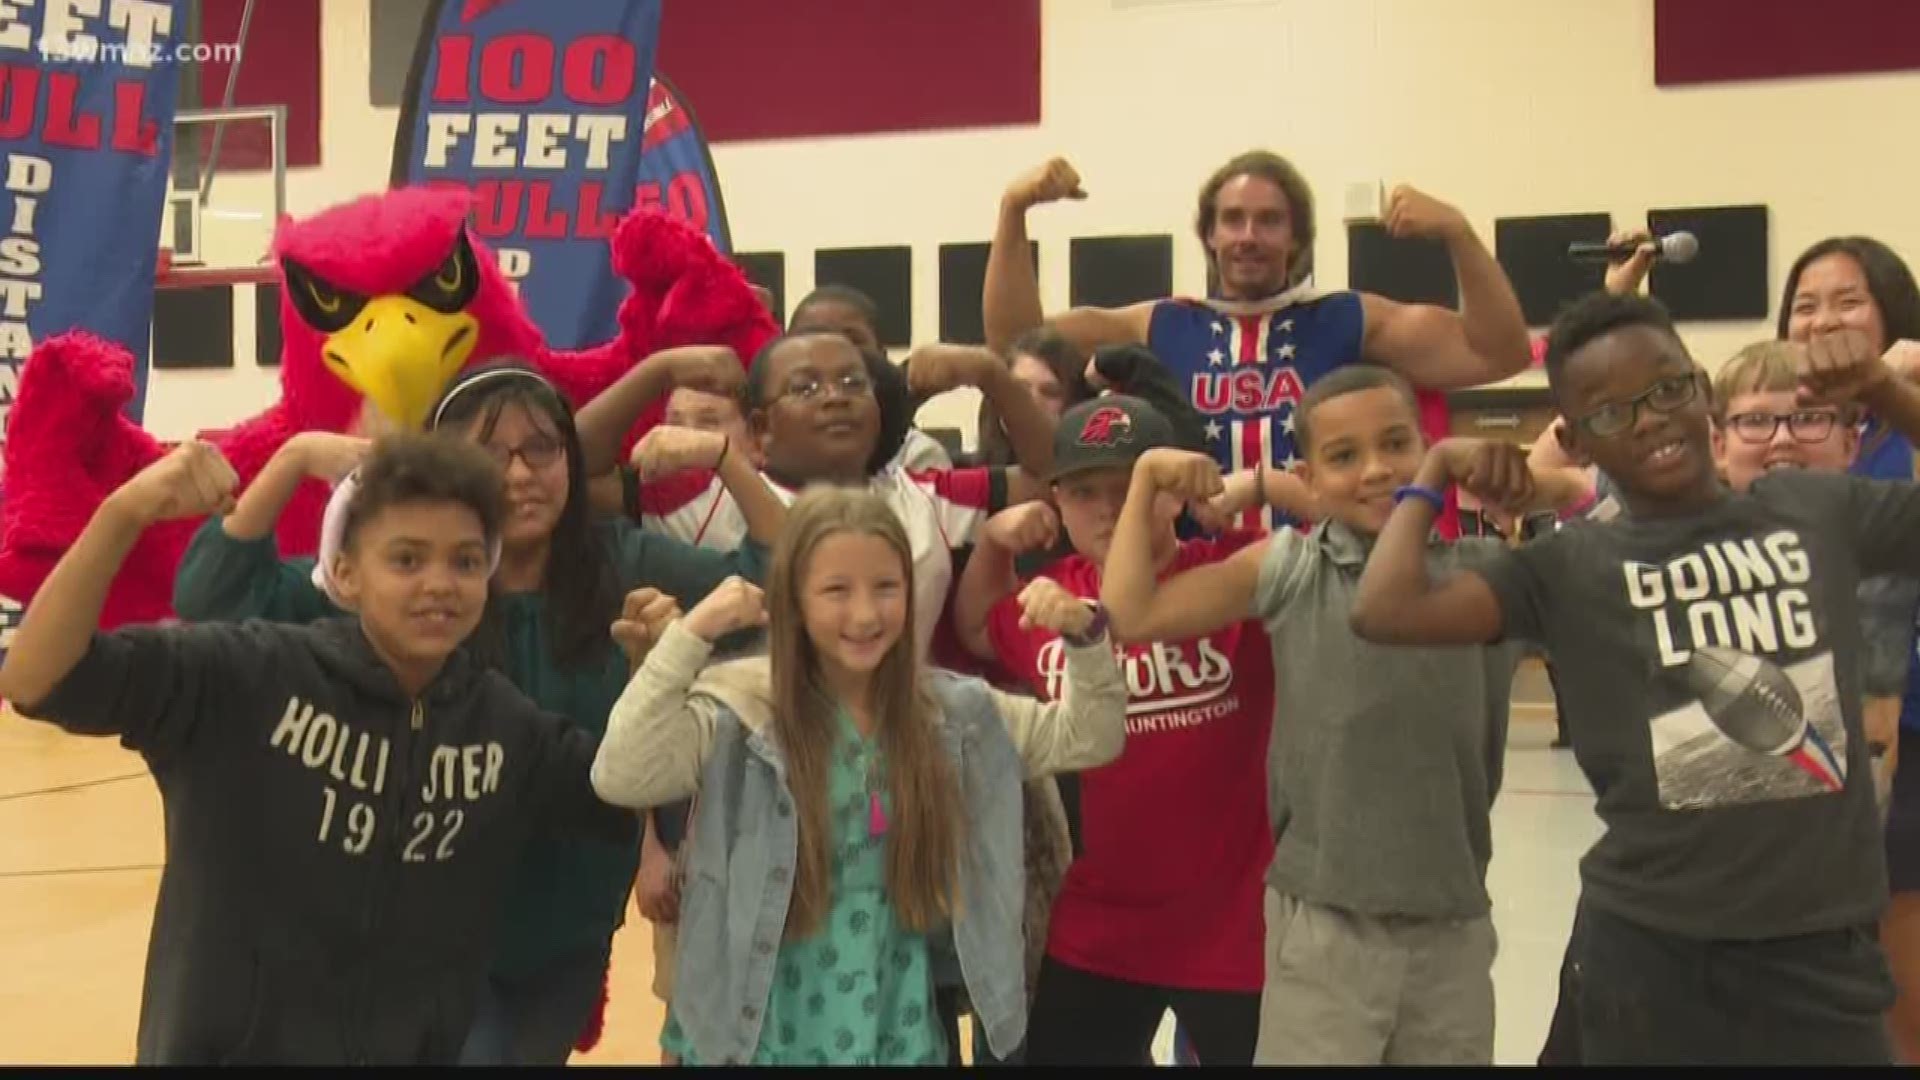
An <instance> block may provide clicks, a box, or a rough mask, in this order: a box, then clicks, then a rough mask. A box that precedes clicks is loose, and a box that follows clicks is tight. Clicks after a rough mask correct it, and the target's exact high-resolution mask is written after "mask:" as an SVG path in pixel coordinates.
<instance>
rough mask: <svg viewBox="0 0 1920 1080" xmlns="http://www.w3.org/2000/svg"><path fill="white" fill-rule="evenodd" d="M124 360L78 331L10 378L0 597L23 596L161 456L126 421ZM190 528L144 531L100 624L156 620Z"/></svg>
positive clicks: (43, 347)
mask: <svg viewBox="0 0 1920 1080" xmlns="http://www.w3.org/2000/svg"><path fill="white" fill-rule="evenodd" d="M132 399H133V356H132V354H131V353H129V352H128V351H127V350H126V349H124V348H122V347H120V346H119V345H116V344H114V343H113V342H111V341H108V340H106V339H104V338H101V337H97V336H95V335H93V334H90V333H87V332H86V331H83V330H75V331H71V332H68V333H64V334H59V335H56V336H53V337H49V338H47V339H46V340H45V341H43V342H41V343H40V344H39V345H38V346H36V347H35V348H34V350H33V353H32V354H31V355H29V356H28V357H27V362H26V364H25V365H24V366H23V367H22V368H21V371H20V386H19V393H18V396H17V397H16V398H15V400H14V403H13V409H12V412H11V413H10V415H9V416H8V418H7V441H6V450H5V456H4V461H5V474H4V492H0V594H4V595H6V596H7V597H9V598H11V599H13V600H16V601H18V602H20V603H22V604H25V603H27V602H28V601H30V600H32V599H33V596H34V594H35V593H36V592H38V591H39V589H40V584H41V582H43V581H45V580H46V579H47V575H48V574H50V573H52V572H53V567H54V564H55V563H57V562H59V561H60V556H61V554H62V553H63V552H65V551H66V549H67V548H68V547H69V546H70V545H72V543H73V542H74V540H75V539H76V538H77V537H78V536H79V535H80V531H81V530H82V529H84V528H85V527H86V524H87V521H88V519H89V518H91V517H92V516H93V512H94V511H95V510H97V509H98V508H99V506H100V504H101V502H103V501H104V500H105V499H106V497H107V496H108V495H109V494H111V493H112V492H113V490H114V489H115V488H117V487H119V486H120V484H121V483H123V482H124V481H126V480H127V479H129V478H130V477H132V476H133V475H134V474H135V473H137V472H139V471H140V470H141V469H143V468H145V467H146V466H147V465H149V464H151V463H153V462H154V461H157V460H159V459H160V458H161V457H162V456H164V455H165V454H166V452H167V447H166V445H165V444H163V443H162V442H160V440H158V439H155V438H154V437H153V436H152V435H151V434H149V433H147V432H146V431H144V430H142V429H141V428H140V426H139V425H138V424H135V423H134V422H133V421H131V420H129V419H127V416H126V413H125V409H126V406H127V402H129V401H131V400H132ZM193 527H194V526H193V523H190V522H178V523H169V524H167V525H163V526H160V527H158V528H154V529H151V530H149V531H148V532H147V534H146V535H145V536H143V537H142V538H141V540H140V543H139V544H138V545H137V546H136V547H135V548H134V549H133V552H132V553H131V554H130V555H129V556H128V558H127V561H126V563H125V564H124V566H123V567H122V569H121V572H120V576H119V577H118V578H117V579H116V580H115V582H114V587H113V591H112V593H110V594H109V596H108V598H107V604H106V607H105V609H104V610H103V612H102V625H103V626H108V627H111V626H117V625H120V624H122V623H128V622H148V621H153V620H158V619H162V618H165V617H166V615H167V614H168V612H169V611H170V610H171V597H172V595H173V575H172V572H171V567H172V564H173V563H174V562H177V561H178V556H179V552H180V551H181V550H182V549H183V548H184V547H185V546H186V542H187V540H188V539H189V538H190V537H191V536H192V532H193Z"/></svg>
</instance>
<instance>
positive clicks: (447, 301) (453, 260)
mask: <svg viewBox="0 0 1920 1080" xmlns="http://www.w3.org/2000/svg"><path fill="white" fill-rule="evenodd" d="M479 288H480V268H479V265H478V264H477V263H475V262H474V258H473V248H472V247H471V246H469V245H468V243H467V238H466V235H465V234H464V233H463V234H461V236H460V239H459V240H458V241H457V242H456V243H455V244H454V245H453V253H452V254H450V255H448V256H447V258H446V261H445V262H442V263H441V264H440V265H439V267H437V268H436V269H435V270H434V271H433V273H431V274H428V275H427V276H426V277H423V278H421V279H420V280H419V281H418V282H416V283H415V284H414V286H413V288H411V289H408V290H407V295H408V296H410V297H412V298H413V299H414V300H416V301H418V302H419V303H421V304H424V305H426V306H427V307H429V308H432V309H433V310H435V311H437V312H439V313H440V314H442V315H454V314H458V313H459V312H461V311H465V310H466V307H467V305H468V304H470V303H472V302H473V294H474V293H475V292H477V291H479Z"/></svg>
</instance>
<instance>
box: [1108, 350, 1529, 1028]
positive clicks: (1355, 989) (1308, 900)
mask: <svg viewBox="0 0 1920 1080" xmlns="http://www.w3.org/2000/svg"><path fill="white" fill-rule="evenodd" d="M1293 421H1294V423H1295V425H1296V429H1295V436H1296V438H1297V439H1298V440H1299V443H1300V445H1301V446H1302V447H1303V448H1304V451H1305V453H1306V466H1305V468H1304V470H1303V471H1304V475H1305V478H1306V481H1307V483H1308V485H1309V487H1310V489H1311V490H1312V492H1313V495H1314V499H1315V501H1316V503H1317V507H1316V509H1317V514H1316V517H1317V518H1318V519H1319V520H1320V522H1321V524H1319V525H1318V526H1317V527H1315V528H1314V529H1313V531H1312V532H1310V533H1301V532H1296V531H1293V530H1290V529H1288V530H1282V531H1280V532H1277V533H1275V534H1274V535H1273V536H1271V537H1269V538H1267V539H1265V540H1262V541H1261V542H1259V543H1258V544H1255V545H1253V546H1251V547H1248V548H1245V549H1243V550H1242V551H1241V552H1240V553H1239V554H1236V555H1234V556H1232V557H1230V558H1228V559H1227V560H1225V561H1223V562H1219V563H1215V564H1213V565H1210V566H1204V567H1196V568H1193V569H1191V570H1188V571H1185V572H1182V573H1179V574H1176V575H1173V576H1171V577H1169V578H1168V579H1167V580H1165V581H1159V582H1156V581H1155V580H1154V577H1155V574H1154V570H1153V568H1152V564H1151V562H1150V559H1149V554H1148V552H1149V549H1150V532H1149V520H1150V517H1149V511H1150V508H1151V506H1152V505H1153V502H1154V499H1155V497H1156V496H1157V495H1159V494H1160V493H1168V494H1173V495H1177V496H1179V497H1180V498H1183V499H1186V500H1189V501H1194V500H1202V499H1206V498H1208V497H1210V496H1211V495H1212V494H1213V493H1214V491H1215V490H1217V488H1218V487H1219V485H1220V477H1219V473H1218V471H1217V469H1216V468H1215V467H1214V465H1213V462H1212V460H1211V459H1210V458H1207V457H1205V456H1204V455H1198V454H1182V453H1179V452H1175V451H1165V450H1162V451H1152V452H1149V453H1148V454H1146V455H1144V456H1142V457H1141V459H1140V461H1139V464H1138V465H1137V466H1136V467H1135V469H1134V473H1133V482H1132V486H1131V489H1130V491H1129V493H1128V496H1127V503H1126V508H1125V509H1124V510H1123V511H1122V513H1121V517H1120V522H1119V524H1118V525H1117V527H1116V528H1115V531H1114V536H1113V541H1112V547H1111V548H1110V549H1109V552H1108V555H1107V564H1106V573H1105V578H1104V580H1103V584H1102V589H1101V600H1102V602H1103V603H1104V604H1106V606H1107V609H1108V612H1109V617H1110V619H1111V620H1112V626H1113V628H1114V631H1115V633H1116V635H1117V636H1118V637H1119V638H1120V639H1121V640H1123V641H1124V640H1173V639H1179V638H1183V637H1187V636H1193V635H1198V634H1203V633H1210V632H1213V631H1215V630H1217V629H1218V628H1219V627H1222V626H1225V625H1229V624H1232V623H1235V622H1239V621H1241V620H1243V619H1246V618H1248V617H1249V616H1252V617H1257V618H1259V619H1261V620H1262V621H1263V622H1264V623H1265V624H1266V627H1267V630H1268V636H1269V640H1270V641H1271V643H1272V649H1273V662H1274V673H1275V685H1276V702H1275V708H1274V727H1273V732H1272V736H1271V739H1270V741H1269V746H1268V753H1267V785H1268V812H1269V815H1270V817H1271V819H1272V822H1273V829H1274V835H1275V838H1276V841H1277V843H1276V846H1275V848H1274V854H1273V862H1272V864H1271V865H1270V867H1269V869H1268V872H1267V890H1266V921H1267V930H1266V937H1267V956H1266V984H1265V987H1264V989H1263V991H1262V995H1261V1018H1260V1019H1261V1022H1260V1039H1259V1046H1258V1048H1257V1049H1256V1051H1255V1061H1256V1063H1258V1064H1263V1065H1269V1064H1349V1065H1381V1064H1389V1065H1400V1064H1407V1065H1412V1064H1430V1065H1440V1064H1489V1063H1491V1060H1492V1056H1493V1027H1494V999H1493V977H1492V965H1493V959H1494V951H1495V937H1494V930H1493V923H1492V919H1491V917H1490V904H1489V901H1488V897H1487V890H1486V883H1485V882H1486V870H1487V863H1488V861H1489V859H1490V858H1491V857H1492V842H1491V830H1490V828H1489V822H1488V818H1489V812H1490V810H1491V808H1492V804H1493V799H1494V795H1495V793H1496V792H1497V790H1498V789H1499V785H1500V773H1501V764H1502V755H1503V753H1504V750H1505V744H1506V729H1507V704H1508V700H1507V699H1508V694H1509V691H1510V689H1511V687H1512V683H1513V671H1514V666H1515V664H1516V663H1517V661H1518V659H1519V654H1520V650H1519V648H1518V647H1517V646H1513V645H1495V646H1480V645H1471V646H1465V647H1449V648H1437V649H1425V650H1417V651H1410V650H1400V649H1390V648H1383V647H1381V646H1377V645H1373V644H1370V643H1368V642H1365V641H1362V640H1360V639H1359V638H1357V637H1355V636H1354V634H1353V632H1352V630H1351V629H1349V627H1348V618H1349V613H1350V608H1351V605H1352V602H1353V595H1354V590H1355V588H1356V587H1357V585H1358V582H1359V578H1360V570H1361V567H1362V566H1363V565H1364V564H1365V562H1366V559H1367V552H1368V550H1369V548H1370V547H1371V546H1372V543H1373V537H1374V535H1375V534H1377V532H1378V531H1379V529H1380V527H1381V526H1382V525H1384V524H1385V523H1386V520H1387V515H1388V512H1389V511H1390V510H1391V509H1392V506H1393V497H1394V493H1395V491H1396V490H1397V489H1399V488H1400V487H1402V486H1403V485H1404V484H1405V483H1406V482H1407V481H1408V480H1410V479H1412V477H1413V473H1414V470H1415V469H1416V468H1417V467H1418V465H1419V463H1420V460H1421V458H1422V455H1423V454H1424V452H1425V446H1424V445H1423V443H1422V440H1421V437H1420V433H1419V432H1420V422H1419V413H1418V409H1417V406H1416V405H1415V402H1414V398H1413V394H1412V391H1411V390H1410V389H1408V387H1407V385H1406V383H1405V382H1404V381H1402V380H1401V379H1400V378H1399V377H1398V376H1397V375H1395V374H1393V373H1392V372H1391V371H1388V370H1387V369H1385V368H1380V367H1374V366H1359V365H1356V366H1354V367H1349V368H1342V369H1340V370H1339V371H1336V372H1334V373H1333V374H1331V375H1328V376H1327V377H1325V378H1324V379H1321V380H1320V381H1318V382H1316V383H1315V384H1314V385H1313V386H1312V387H1311V388H1310V389H1309V390H1308V392H1307V394H1306V396H1305V397H1304V399H1303V400H1302V401H1301V402H1300V405H1299V407H1298V408H1297V409H1296V410H1295V411H1294V414H1293ZM1449 452H1450V453H1454V454H1458V455H1460V456H1463V457H1473V458H1476V459H1478V460H1483V461H1488V462H1493V461H1504V462H1505V464H1506V467H1507V472H1508V474H1509V475H1510V476H1511V477H1520V476H1524V474H1525V471H1526V467H1525V463H1524V460H1523V458H1522V457H1521V455H1520V452H1519V450H1518V449H1517V448H1515V447H1501V446H1499V445H1497V444H1492V443H1484V444H1483V443H1474V444H1468V443H1456V444H1454V445H1453V446H1452V448H1451V449H1450V451H1449ZM1500 547H1501V545H1500V544H1499V543H1498V542H1497V541H1492V540H1469V541H1463V542H1461V543H1460V544H1457V545H1448V544H1445V543H1442V542H1440V541H1438V540H1434V541H1432V542H1431V543H1429V544H1427V545H1426V547H1425V552H1426V557H1427V558H1428V559H1430V560H1431V561H1432V563H1433V565H1434V567H1435V568H1436V570H1441V571H1450V570H1452V569H1453V568H1455V567H1459V566H1463V565H1475V564H1476V563H1477V562H1481V561H1485V560H1486V559H1487V558H1488V557H1490V555H1491V554H1492V553H1494V552H1497V551H1498V550H1500ZM1250 764H1251V763H1250Z"/></svg>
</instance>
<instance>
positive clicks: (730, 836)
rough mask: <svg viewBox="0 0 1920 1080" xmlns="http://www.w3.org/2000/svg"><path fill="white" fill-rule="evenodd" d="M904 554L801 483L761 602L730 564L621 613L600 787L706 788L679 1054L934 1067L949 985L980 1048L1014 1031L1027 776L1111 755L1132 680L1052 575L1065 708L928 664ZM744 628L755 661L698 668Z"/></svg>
mask: <svg viewBox="0 0 1920 1080" xmlns="http://www.w3.org/2000/svg"><path fill="white" fill-rule="evenodd" d="M911 559H912V557H911V552H910V550H909V547H908V543H907V538H906V535H905V533H904V531H903V530H902V528H901V526H900V523H899V520H898V519H897V518H896V517H895V516H894V514H893V512H892V511H891V510H890V509H889V508H888V506H887V504H886V503H885V502H884V501H883V500H882V499H880V498H879V497H877V496H875V495H873V494H871V493H868V492H865V491H859V490H848V489H835V488H821V489H815V490H812V491H809V492H807V493H806V494H804V495H802V496H801V497H800V498H799V499H798V500H796V501H795V503H794V504H793V506H792V508H791V509H790V511H789V514H788V519H787V528H786V529H785V530H784V531H783V533H782V535H781V538H780V542H779V547H778V548H777V550H776V552H775V555H774V564H773V570H772V573H771V577H770V580H769V588H768V591H767V593H766V595H765V597H764V598H763V597H762V594H761V593H760V591H759V590H758V589H756V588H754V587H753V586H751V585H749V584H747V583H746V582H744V581H738V580H735V581H729V582H727V583H725V584H723V585H722V586H721V587H720V588H718V589H716V590H715V591H714V592H713V593H712V594H711V595H709V596H708V597H707V598H706V599H705V600H703V601H701V602H700V603H699V604H698V605H697V606H695V607H694V608H693V610H692V611H691V612H689V613H688V614H687V615H686V616H685V617H684V618H674V617H673V616H672V614H671V605H657V606H656V607H654V608H650V609H646V610H650V611H658V612H660V615H659V618H660V619H661V620H662V621H663V622H664V623H665V625H662V626H646V627H634V626H621V625H616V627H615V633H616V636H628V635H638V636H642V637H645V638H648V639H651V640H652V641H653V642H654V645H653V647H652V649H651V651H650V652H649V653H648V655H647V657H646V660H645V662H644V663H643V664H642V665H641V667H640V670H639V671H638V672H637V673H636V674H635V676H634V679H633V681H632V683H631V684H629V686H628V687H627V691H626V693H625V694H624V695H623V696H622V697H621V699H620V701H619V702H618V703H617V704H616V705H615V706H614V709H613V714H612V716H611V718H610V720H609V724H608V731H607V737H606V739H605V740H604V741H603V742H602V744H601V748H600V753H599V756H598V757H597V759H596V760H595V762H594V769H593V783H594V787H595V789H596V790H597V791H598V792H599V793H600V795H601V797H602V798H603V799H605V800H607V801H608V802H611V803H615V804H617V805H622V806H628V807H636V808H637V807H653V806H658V805H661V804H663V803H669V802H673V801H676V800H679V799H684V798H686V797H687V796H689V795H691V794H693V793H694V792H695V790H696V788H697V789H698V791H699V795H700V798H699V801H698V803H697V809H696V811H695V813H696V821H695V824H694V827H693V829H692V839H691V841H690V843H692V844H693V852H692V855H691V857H690V858H689V860H688V868H687V882H686V886H685V892H684V894H683V897H682V900H681V924H680V947H679V956H678V965H677V966H678V977H677V979H676V982H675V985H674V989H673V999H672V1003H671V1005H670V1006H669V1010H668V1023H667V1027H666V1030H665V1032H663V1034H662V1039H661V1041H662V1047H663V1049H664V1050H666V1051H667V1052H670V1053H677V1054H679V1055H680V1056H681V1059H682V1060H683V1061H684V1062H685V1063H687V1064H746V1063H752V1064H804V1065H828V1064H877V1065H904V1064H933V1065H944V1064H946V1063H947V1060H948V1057H947V1051H948V1048H947V1047H946V1045H945V1036H944V1035H943V1033H942V1031H941V1029H940V1026H939V1024H938V1022H937V1020H936V1017H935V1015H934V1009H933V999H934V989H935V986H936V985H953V984H960V985H963V986H964V988H965V990H966V991H967V995H968V997H969V999H970V1000H971V1001H972V1003H973V1007H974V1010H975V1012H976V1014H977V1015H978V1016H979V1017H980V1019H981V1020H982V1022H983V1024H984V1026H985V1028H986V1032H987V1039H988V1042H989V1044H990V1046H991V1048H992V1049H993V1050H994V1051H995V1052H996V1053H998V1054H1003V1055H1004V1054H1005V1053H1007V1052H1008V1051H1010V1050H1011V1049H1012V1048H1013V1047H1014V1046H1016V1045H1018V1044H1019V1042H1020V1040H1021V1039H1022V1038H1023V1037H1024V1034H1025V1024H1026V1012H1027V1009H1026V989H1025V979H1024V974H1023V963H1024V949H1025V946H1024V942H1023V940H1022V927H1021V916H1022V907H1023V893H1024V874H1025V870H1024V867H1023V858H1022V837H1021V828H1022V822H1021V805H1022V800H1021V796H1020V790H1021V784H1022V783H1023V782H1024V781H1025V780H1027V779H1031V778H1035V777H1039V776H1045V775H1049V774H1051V773H1054V772H1059V771H1065V770H1075V769H1088V768H1093V767H1097V766H1099V765H1102V764H1105V763H1107V762H1109V761H1111V760H1113V759H1114V758H1115V757H1117V756H1119V753H1120V749H1121V746H1122V744H1123V742H1124V740H1125V737H1126V690H1125V687H1124V686H1123V685H1122V682H1121V678H1120V671H1119V667H1118V665H1117V664H1116V663H1115V661H1114V656H1113V649H1112V646H1111V644H1110V643H1109V642H1108V639H1107V634H1106V619H1105V615H1104V613H1103V612H1102V611H1100V610H1099V609H1098V608H1097V607H1095V606H1090V605H1088V604H1087V603H1086V602H1085V601H1082V600H1080V599H1078V598H1076V597H1073V596H1071V595H1069V594H1067V593H1066V592H1065V591H1064V590H1061V589H1059V588H1058V586H1055V585H1053V583H1052V582H1046V581H1042V582H1036V583H1035V584H1034V585H1033V586H1031V587H1029V589H1028V590H1027V592H1026V593H1025V594H1023V596H1022V602H1023V604H1024V607H1025V611H1026V616H1027V618H1028V619H1029V620H1031V621H1032V623H1033V624H1034V625H1036V626H1042V627H1046V628H1047V629H1050V630H1053V631H1055V632H1058V633H1060V634H1061V635H1062V636H1063V637H1065V638H1066V640H1067V641H1068V642H1069V646H1068V648H1067V650H1066V651H1067V689H1066V692H1065V694H1063V695H1062V697H1061V700H1060V701H1058V702H1055V703H1052V704H1041V703H1039V702H1036V701H1032V700H1028V699H1025V698H1020V697H1015V696H1013V695H1008V694H1003V693H1001V692H999V691H997V690H994V689H992V688H991V687H989V686H988V685H987V684H986V683H984V682H982V681H980V680H978V679H971V678H963V677H960V676H957V675H953V674H950V673H946V672H923V671H922V669H921V665H920V661H919V659H918V657H917V656H916V650H915V648H914V643H913V638H912V635H911V634H910V633H908V628H909V627H911V626H912V625H913V604H914V600H915V598H914V596H913V589H912V585H911V581H912V578H911V572H912V571H911V567H912V561H911ZM762 625H764V626H767V627H768V628H769V637H770V650H769V655H767V656H763V657H753V658H748V659H742V660H736V661H731V662H728V663H722V664H716V665H713V666H711V667H708V666H706V661H707V658H708V655H709V653H710V651H711V649H712V642H713V641H715V640H717V639H718V638H720V637H722V636H724V635H726V634H728V633H731V632H733V631H736V630H740V629H746V628H750V627H755V626H762ZM703 668H704V670H703Z"/></svg>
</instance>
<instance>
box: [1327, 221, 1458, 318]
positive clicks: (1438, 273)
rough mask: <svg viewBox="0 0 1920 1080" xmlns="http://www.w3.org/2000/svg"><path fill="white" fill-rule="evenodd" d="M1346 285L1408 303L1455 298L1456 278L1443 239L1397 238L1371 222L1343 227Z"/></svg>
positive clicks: (1445, 303)
mask: <svg viewBox="0 0 1920 1080" xmlns="http://www.w3.org/2000/svg"><path fill="white" fill-rule="evenodd" d="M1347 287H1348V288H1350V289H1354V290H1357V291H1360V292H1370V293H1377V294H1379V295H1380V296H1384V297H1386V298H1387V299H1389V300H1398V301H1401V302H1402V303H1407V304H1439V305H1440V306H1442V307H1457V306H1459V303H1460V283H1459V282H1457V281H1455V280H1454V277H1453V260H1452V259H1451V258H1450V257H1448V255H1447V245H1446V244H1444V243H1442V242H1441V241H1438V240H1396V239H1394V238H1393V237H1391V236H1388V235H1387V230H1386V227H1385V226H1383V225H1381V224H1379V223H1377V222H1371V221H1356V222H1352V223H1350V224H1349V225H1348V226H1347Z"/></svg>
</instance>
